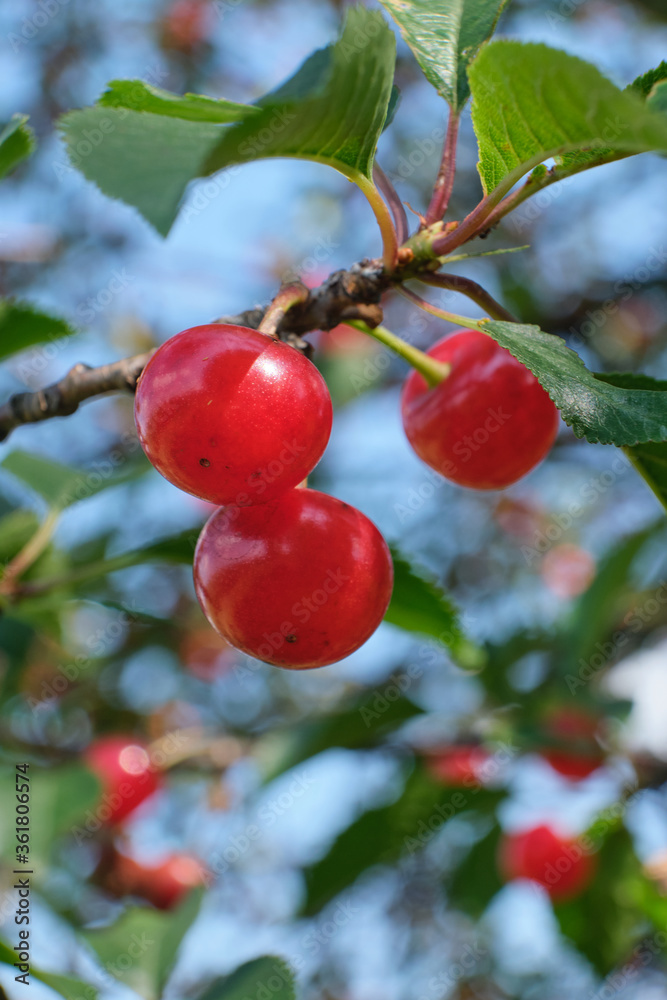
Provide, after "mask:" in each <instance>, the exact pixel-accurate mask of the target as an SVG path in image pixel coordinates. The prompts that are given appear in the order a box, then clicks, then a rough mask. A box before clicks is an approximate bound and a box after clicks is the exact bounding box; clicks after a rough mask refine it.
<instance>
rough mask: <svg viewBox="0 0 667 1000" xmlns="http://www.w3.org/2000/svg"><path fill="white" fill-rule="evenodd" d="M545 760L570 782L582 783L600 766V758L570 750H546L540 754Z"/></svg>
mask: <svg viewBox="0 0 667 1000" xmlns="http://www.w3.org/2000/svg"><path fill="white" fill-rule="evenodd" d="M542 756H543V757H544V759H545V760H547V761H548V762H549V764H551V766H552V767H553V769H554V771H558V773H559V774H562V775H563V777H564V778H569V779H570V781H583V780H584V778H587V777H588V776H589V775H590V774H592V773H593V771H597V769H598V768H599V767H601V766H602V758H601V757H599V756H598V757H595V756H593V755H591V754H581V753H576V752H574V751H570V750H546V751H543V752H542Z"/></svg>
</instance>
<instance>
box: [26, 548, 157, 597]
mask: <svg viewBox="0 0 667 1000" xmlns="http://www.w3.org/2000/svg"><path fill="white" fill-rule="evenodd" d="M145 562H148V560H147V559H146V558H145V556H144V554H143V553H142V552H126V553H123V554H122V555H119V556H113V557H112V558H111V559H101V560H100V561H99V562H95V563H90V564H89V565H88V566H82V567H81V568H80V569H75V570H73V571H72V572H71V573H69V574H68V575H67V576H59V577H52V578H51V579H50V580H35V582H34V583H25V584H23V586H18V587H17V588H16V591H15V594H14V597H15V598H16V599H18V600H22V599H25V598H29V597H39V596H41V594H45V593H48V591H50V590H55V589H56V588H57V587H69V586H71V585H72V584H75V583H87V582H88V581H89V580H98V579H100V578H101V577H103V576H106V575H107V574H108V573H116V572H118V570H121V569H129V567H130V566H140V565H141V564H142V563H145Z"/></svg>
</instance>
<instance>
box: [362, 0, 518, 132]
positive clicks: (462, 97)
mask: <svg viewBox="0 0 667 1000" xmlns="http://www.w3.org/2000/svg"><path fill="white" fill-rule="evenodd" d="M508 2H509V0H380V3H381V4H382V6H383V7H384V8H385V10H386V11H387V13H389V14H390V15H391V16H392V17H393V19H394V21H396V23H397V24H398V26H399V28H400V29H401V34H402V35H403V38H404V39H405V41H406V42H407V44H408V45H409V46H410V48H411V49H412V51H413V52H414V54H415V57H416V59H417V62H418V63H419V65H420V66H421V68H422V70H423V71H424V74H425V76H426V79H427V80H428V81H429V82H430V83H432V84H433V86H434V87H435V88H436V90H437V91H438V93H439V94H441V95H442V96H443V97H444V98H445V100H446V101H447V102H448V103H449V104H450V106H451V108H452V110H453V111H454V112H459V111H460V110H461V108H462V107H463V105H464V104H465V102H466V101H467V100H468V97H469V96H470V87H469V85H468V76H467V70H468V66H469V65H470V63H471V62H472V60H473V59H474V58H475V56H476V55H477V53H478V52H479V49H480V47H481V45H482V44H483V43H484V42H485V41H487V39H488V38H490V37H491V35H492V34H493V32H494V31H495V28H496V25H497V23H498V19H499V17H500V15H501V14H502V12H503V10H504V9H505V7H506V6H507V4H508Z"/></svg>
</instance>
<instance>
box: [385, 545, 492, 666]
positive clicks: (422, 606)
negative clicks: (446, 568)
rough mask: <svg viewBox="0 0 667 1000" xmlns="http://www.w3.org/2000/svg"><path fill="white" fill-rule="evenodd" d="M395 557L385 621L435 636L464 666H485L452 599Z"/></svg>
mask: <svg viewBox="0 0 667 1000" xmlns="http://www.w3.org/2000/svg"><path fill="white" fill-rule="evenodd" d="M392 558H393V560H394V590H393V593H392V596H391V603H390V604H389V607H388V609H387V613H386V615H385V621H388V622H391V624H392V625H398V626H399V628H402V629H405V630H406V631H408V632H417V633H419V634H421V635H430V636H433V638H435V639H437V640H438V642H440V643H442V645H443V646H446V647H447V649H449V650H450V652H451V653H452V656H453V657H454V659H455V660H456V662H457V663H458V664H459V665H460V666H462V667H468V668H474V669H477V668H479V667H482V666H484V653H483V650H481V649H480V648H479V647H478V646H476V645H475V644H474V643H473V642H471V641H470V640H469V639H467V638H466V637H465V635H464V634H463V631H462V629H461V625H460V622H459V614H458V611H457V609H456V607H455V605H454V604H453V603H452V601H451V600H450V599H449V597H448V596H447V595H446V594H445V593H444V592H443V591H442V590H441V589H440V588H439V587H437V586H436V585H435V583H434V582H433V581H432V580H429V579H427V578H426V577H425V576H423V575H421V574H418V573H416V572H415V570H414V569H413V567H412V566H410V564H409V563H408V562H407V561H406V560H405V559H403V557H402V556H401V555H400V554H399V553H398V552H396V551H395V550H394V551H392Z"/></svg>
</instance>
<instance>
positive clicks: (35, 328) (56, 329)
mask: <svg viewBox="0 0 667 1000" xmlns="http://www.w3.org/2000/svg"><path fill="white" fill-rule="evenodd" d="M74 332H75V331H74V330H72V328H71V327H70V326H69V325H68V324H67V323H66V322H65V321H64V320H63V319H57V318H56V317H54V316H48V315H47V314H46V313H42V312H39V311H38V310H37V309H35V308H34V307H33V306H31V305H29V304H28V303H27V302H16V301H14V300H13V299H3V300H1V301H0V359H2V358H7V357H9V356H10V355H11V354H16V353H17V351H24V350H25V349H26V347H33V346H34V345H35V344H43V343H45V342H46V341H54V340H61V339H62V338H63V337H71V336H72V335H73V334H74Z"/></svg>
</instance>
